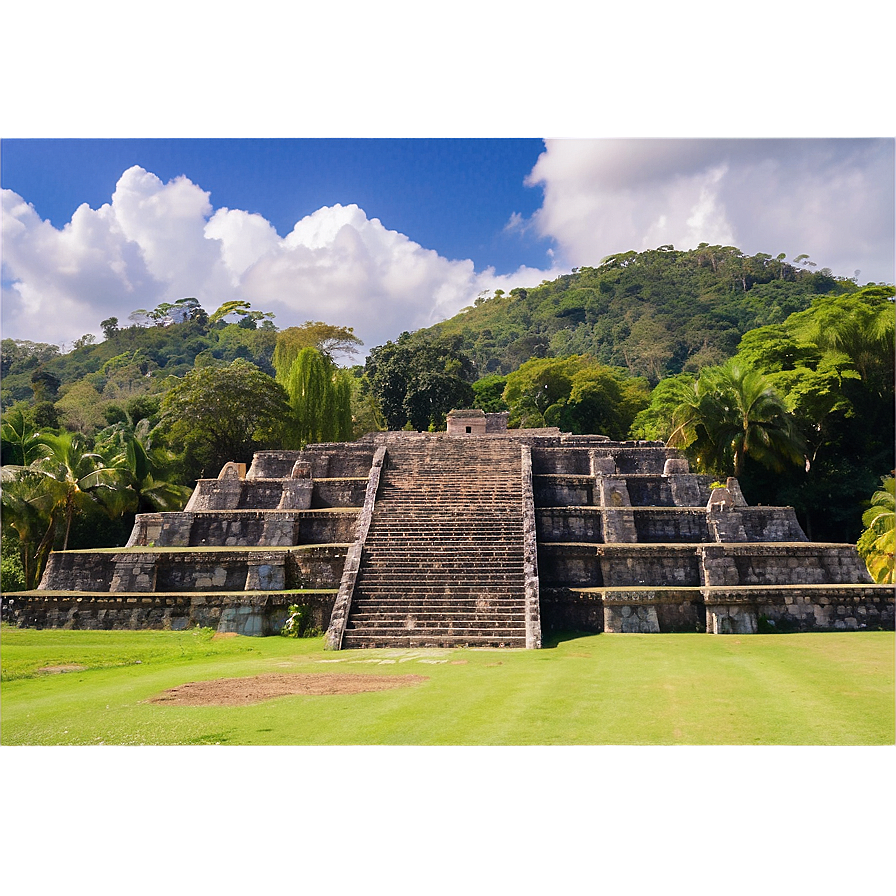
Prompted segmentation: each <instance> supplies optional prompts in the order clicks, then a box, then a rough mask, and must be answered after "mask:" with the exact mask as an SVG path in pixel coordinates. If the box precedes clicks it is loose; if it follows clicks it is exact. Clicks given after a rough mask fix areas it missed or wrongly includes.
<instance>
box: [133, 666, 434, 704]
mask: <svg viewBox="0 0 896 896" xmlns="http://www.w3.org/2000/svg"><path fill="white" fill-rule="evenodd" d="M424 681H428V678H427V677H426V676H425V675H338V674H337V675H329V674H307V675H305V674H293V675H281V674H278V673H271V674H268V675H256V676H254V677H251V678H219V679H217V680H215V681H188V682H187V683H186V684H182V685H178V686H177V687H176V688H171V689H170V690H167V691H165V692H164V693H162V694H159V696H158V697H153V698H152V699H150V700H147V701H146V702H147V703H170V704H175V705H177V706H246V705H248V704H251V703H260V702H261V701H262V700H270V699H272V698H273V697H290V696H296V695H301V696H314V697H325V696H331V695H334V694H363V693H365V692H367V691H389V690H393V689H394V688H407V687H413V686H414V685H417V684H421V683H422V682H424Z"/></svg>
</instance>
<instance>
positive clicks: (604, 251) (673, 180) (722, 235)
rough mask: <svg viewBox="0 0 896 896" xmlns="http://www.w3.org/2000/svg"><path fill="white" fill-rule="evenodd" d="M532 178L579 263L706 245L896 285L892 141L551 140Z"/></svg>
mask: <svg viewBox="0 0 896 896" xmlns="http://www.w3.org/2000/svg"><path fill="white" fill-rule="evenodd" d="M529 183H530V184H531V185H533V186H534V185H541V186H542V187H543V188H544V194H545V195H544V203H543V205H542V207H541V209H539V211H537V212H536V213H535V215H534V216H533V218H532V219H531V220H530V221H529V222H528V224H529V226H534V227H535V228H536V230H537V231H538V232H539V233H540V234H541V235H542V236H546V237H551V238H553V239H554V240H556V242H557V245H558V248H559V253H560V255H561V256H562V258H563V260H565V261H566V262H568V263H569V264H570V265H596V264H597V263H598V262H599V261H600V259H601V258H603V257H605V256H607V255H610V254H613V253H616V252H623V251H628V250H630V249H636V250H642V249H651V248H656V247H657V246H661V245H666V244H670V243H671V244H672V245H674V246H675V247H676V248H677V249H690V248H694V247H695V246H696V245H697V244H698V243H700V242H708V243H711V244H716V243H719V244H722V245H734V246H737V247H738V248H740V249H742V250H743V251H745V252H747V253H750V254H754V253H756V252H768V253H770V254H773V255H777V254H778V253H779V252H786V253H787V254H788V258H792V257H794V256H796V255H798V254H800V253H807V254H808V255H810V256H811V258H812V260H813V261H815V262H816V263H817V264H818V266H819V267H820V268H821V267H829V268H831V269H832V270H833V271H834V273H835V274H838V275H840V276H846V277H852V276H853V274H854V273H855V271H856V270H860V271H861V280H862V281H869V280H877V281H880V280H884V281H887V282H893V278H894V270H893V245H894V239H896V233H894V212H893V208H894V198H893V197H894V141H893V140H891V139H887V140H871V139H868V140H865V139H862V140H853V139H842V140H827V139H817V140H806V139H793V140H791V139H786V140H785V139H761V140H759V139H742V140H684V139H680V140H659V139H657V140H547V141H545V152H544V153H543V154H542V155H541V156H540V157H539V159H538V162H537V163H536V165H535V167H534V169H533V170H532V173H531V174H530V177H529ZM514 223H517V224H518V222H514Z"/></svg>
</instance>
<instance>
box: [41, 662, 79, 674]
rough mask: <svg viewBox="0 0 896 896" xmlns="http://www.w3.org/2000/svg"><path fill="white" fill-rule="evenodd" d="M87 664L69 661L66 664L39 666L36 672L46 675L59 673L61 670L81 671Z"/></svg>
mask: <svg viewBox="0 0 896 896" xmlns="http://www.w3.org/2000/svg"><path fill="white" fill-rule="evenodd" d="M86 668H87V666H79V665H77V664H76V663H69V664H68V665H67V666H41V668H40V669H38V670H37V671H38V672H43V673H45V674H46V675H59V674H60V673H61V672H83V671H84V670H85V669H86Z"/></svg>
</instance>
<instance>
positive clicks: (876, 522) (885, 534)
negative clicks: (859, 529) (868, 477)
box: [858, 476, 896, 585]
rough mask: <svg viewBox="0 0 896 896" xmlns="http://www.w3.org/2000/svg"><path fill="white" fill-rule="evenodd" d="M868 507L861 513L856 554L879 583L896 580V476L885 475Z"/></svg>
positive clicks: (890, 582)
mask: <svg viewBox="0 0 896 896" xmlns="http://www.w3.org/2000/svg"><path fill="white" fill-rule="evenodd" d="M881 484H882V486H883V487H882V488H880V489H879V490H878V491H876V492H875V493H874V495H873V496H872V498H871V506H870V507H869V508H868V509H867V510H866V511H865V513H864V514H863V515H862V522H863V523H864V524H865V526H866V529H865V531H864V532H863V533H862V535H861V537H860V538H859V543H858V549H859V553H860V554H861V555H862V558H863V559H864V561H865V565H866V566H867V567H868V572H869V573H871V578H873V579H874V581H875V582H877V583H878V584H879V585H892V584H893V583H894V581H896V479H894V478H893V477H892V476H884V477H883V478H882V480H881Z"/></svg>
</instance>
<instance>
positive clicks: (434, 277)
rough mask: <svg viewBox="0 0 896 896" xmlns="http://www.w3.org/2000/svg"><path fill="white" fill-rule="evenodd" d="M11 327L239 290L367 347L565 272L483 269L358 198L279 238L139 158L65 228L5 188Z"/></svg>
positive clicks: (213, 303) (96, 318) (229, 295)
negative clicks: (342, 330) (385, 219)
mask: <svg viewBox="0 0 896 896" xmlns="http://www.w3.org/2000/svg"><path fill="white" fill-rule="evenodd" d="M2 198H3V234H2V236H3V250H4V251H3V281H4V282H3V296H2V301H3V334H4V336H5V337H13V338H19V339H32V340H34V341H41V342H55V343H57V344H61V343H70V342H72V341H73V340H74V339H76V338H78V337H79V336H80V335H82V334H84V333H88V332H93V333H97V334H98V333H99V322H100V321H101V320H103V319H105V318H107V317H111V316H115V317H118V318H119V319H120V321H121V322H122V323H124V321H125V320H126V318H127V316H128V314H130V312H132V311H134V310H136V309H138V308H152V307H154V306H155V305H157V304H158V303H159V302H162V301H173V300H175V299H178V298H182V297H184V296H195V297H196V298H198V299H199V301H200V302H201V303H202V305H203V307H205V308H206V310H208V311H209V312H211V311H213V310H214V309H215V308H217V307H218V306H219V305H220V304H221V303H223V302H225V301H228V300H231V299H243V300H246V301H249V302H251V303H252V307H253V308H256V309H258V310H263V311H273V312H274V313H275V314H276V320H275V322H276V324H277V325H278V326H279V327H281V328H282V327H287V326H291V325H295V324H300V323H302V322H303V321H305V320H309V319H313V320H324V321H327V322H328V323H333V324H338V325H341V326H352V327H354V328H355V332H356V333H357V334H358V335H359V336H360V338H361V339H363V340H364V343H365V346H366V347H367V348H368V349H369V348H371V347H373V346H375V345H379V344H382V343H383V342H385V341H386V340H388V339H394V338H395V337H396V336H397V335H398V334H399V333H400V332H401V331H402V330H413V329H416V328H418V327H423V326H427V325H429V324H431V323H434V322H436V321H438V320H442V319H444V318H446V317H450V316H451V315H453V314H455V313H456V312H457V311H459V310H460V309H461V308H463V307H465V306H466V305H469V304H471V303H472V301H473V299H474V298H475V297H476V296H477V295H478V294H479V293H480V292H482V291H484V290H493V289H497V288H501V289H505V290H508V289H510V288H512V287H514V286H533V285H535V284H537V283H540V282H541V281H542V280H543V279H545V278H547V279H550V278H552V277H554V276H557V274H559V273H561V272H562V271H561V270H560V269H556V270H550V271H544V270H536V269H534V268H525V267H524V268H520V269H519V270H517V271H516V272H514V273H513V274H508V275H501V276H499V275H496V274H495V272H494V269H492V268H488V269H486V270H484V271H479V272H477V271H476V270H475V269H474V265H473V262H472V261H470V260H461V261H457V260H448V259H446V258H443V257H442V256H440V255H439V254H438V253H437V252H435V251H433V250H431V249H426V248H424V247H423V246H421V245H419V244H418V243H415V242H414V241H413V240H411V239H409V238H408V237H407V236H405V235H404V234H401V233H398V232H396V231H393V230H388V229H387V228H386V227H384V226H383V224H382V223H381V222H380V221H379V220H378V219H376V218H372V219H371V218H368V217H367V215H366V214H365V213H364V211H363V210H362V209H360V208H359V207H358V206H356V205H346V206H343V205H334V206H331V207H325V208H321V209H318V210H317V211H316V212H314V213H313V214H311V215H309V216H307V217H305V218H303V219H302V220H300V221H298V222H297V223H296V225H295V226H294V228H293V229H292V231H291V232H290V233H289V234H287V235H286V236H285V237H283V238H281V237H280V236H279V235H278V234H277V231H276V230H275V229H274V227H273V226H272V225H271V224H270V223H269V222H268V221H267V220H266V219H265V218H263V217H262V216H261V215H257V214H250V213H248V212H246V211H241V210H239V209H228V208H219V209H217V210H215V209H213V208H212V205H211V203H210V201H209V194H208V193H207V192H206V191H204V190H203V189H202V188H201V187H200V186H199V185H197V184H194V183H193V182H191V181H190V180H189V179H188V178H186V177H183V176H182V177H178V178H175V179H174V180H172V181H170V182H168V183H163V182H162V181H161V180H160V179H159V178H158V177H156V175H154V174H152V173H151V172H148V171H145V170H144V169H142V168H140V167H138V166H135V167H132V168H129V169H128V170H127V171H125V172H124V174H122V176H121V178H120V179H119V181H118V183H117V185H116V188H115V192H114V194H113V196H112V201H111V202H110V203H108V204H105V205H103V206H102V207H100V208H99V209H91V208H89V207H88V206H87V205H82V206H81V207H80V208H78V210H77V211H76V212H75V213H74V215H73V216H72V220H71V221H70V222H69V223H68V224H66V225H65V226H64V227H63V228H62V229H61V230H58V229H56V228H55V227H53V225H52V224H51V223H50V222H48V221H42V220H41V219H40V217H39V215H38V214H37V212H36V211H35V210H34V208H33V207H32V206H30V205H29V204H28V203H27V202H26V201H25V200H24V199H23V198H22V197H21V196H19V195H17V194H16V193H14V192H12V191H11V190H4V191H3V197H2Z"/></svg>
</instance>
